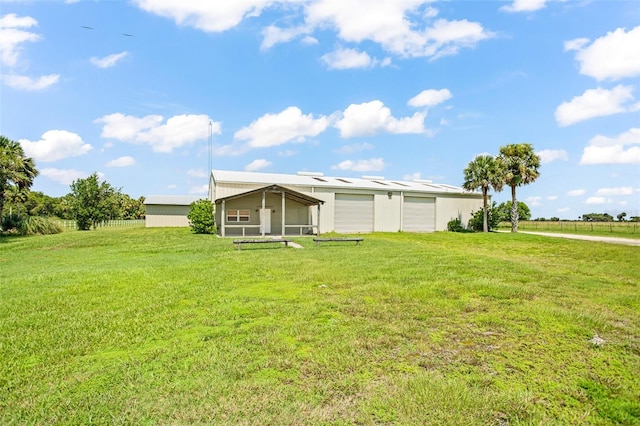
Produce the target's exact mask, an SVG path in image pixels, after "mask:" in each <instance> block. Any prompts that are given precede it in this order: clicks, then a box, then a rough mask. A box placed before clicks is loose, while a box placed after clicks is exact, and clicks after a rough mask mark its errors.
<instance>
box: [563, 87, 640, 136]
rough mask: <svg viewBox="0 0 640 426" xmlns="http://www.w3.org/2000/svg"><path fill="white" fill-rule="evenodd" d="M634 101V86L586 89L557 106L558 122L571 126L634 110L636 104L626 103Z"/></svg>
mask: <svg viewBox="0 0 640 426" xmlns="http://www.w3.org/2000/svg"><path fill="white" fill-rule="evenodd" d="M630 101H633V87H632V86H623V85H618V86H616V87H614V88H613V89H611V90H607V89H602V88H600V87H599V88H597V89H589V90H586V91H585V92H584V93H583V94H582V95H581V96H576V97H574V98H573V99H572V100H571V101H569V102H564V103H562V104H560V106H558V108H556V113H555V116H556V122H557V123H558V125H559V126H561V127H564V126H569V125H572V124H575V123H578V122H580V121H584V120H588V119H590V118H594V117H604V116H607V115H611V114H617V113H620V112H627V111H632V110H634V109H635V106H630V105H625V104H627V103H628V102H630Z"/></svg>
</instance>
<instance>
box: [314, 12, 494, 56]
mask: <svg viewBox="0 0 640 426" xmlns="http://www.w3.org/2000/svg"><path fill="white" fill-rule="evenodd" d="M426 3H428V2H427V1H424V0H406V1H388V2H387V1H385V2H382V1H377V2H371V1H367V0H351V1H343V0H320V1H316V2H312V3H309V4H308V6H307V8H306V24H307V26H308V27H309V28H334V29H335V30H336V31H337V33H338V37H339V38H340V39H341V40H343V41H346V42H350V43H360V42H364V41H373V42H375V43H378V44H380V45H381V46H382V48H383V49H385V50H386V51H388V52H391V53H393V54H395V55H398V56H401V57H434V58H435V57H439V56H443V55H445V54H454V53H457V51H458V50H459V49H460V48H462V47H474V46H475V45H476V44H477V43H478V42H479V41H481V40H484V39H487V38H490V37H492V36H493V34H492V33H490V32H488V31H486V30H485V29H484V28H483V27H482V25H480V24H478V23H476V22H469V21H466V20H461V21H447V20H445V19H439V20H436V21H435V22H433V23H432V25H431V26H427V25H425V22H428V21H430V18H433V17H434V16H435V15H436V14H437V13H433V9H432V8H428V9H427V10H426V11H425V13H424V14H420V15H421V16H420V17H419V18H415V19H412V18H414V17H416V16H419V14H418V13H416V12H420V10H421V7H422V6H423V5H424V4H426ZM427 12H428V13H427Z"/></svg>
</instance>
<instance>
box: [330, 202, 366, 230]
mask: <svg viewBox="0 0 640 426" xmlns="http://www.w3.org/2000/svg"><path fill="white" fill-rule="evenodd" d="M335 228H336V229H335V230H336V232H345V233H350V232H373V195H362V194H336V210H335Z"/></svg>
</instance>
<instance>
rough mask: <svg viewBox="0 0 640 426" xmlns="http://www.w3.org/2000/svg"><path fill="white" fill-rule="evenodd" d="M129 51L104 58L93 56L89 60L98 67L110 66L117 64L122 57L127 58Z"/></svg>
mask: <svg viewBox="0 0 640 426" xmlns="http://www.w3.org/2000/svg"><path fill="white" fill-rule="evenodd" d="M128 55H129V52H120V53H114V54H113V55H109V56H105V57H104V58H96V57H93V58H91V59H89V61H90V62H91V63H92V64H93V65H95V66H97V67H98V68H110V67H113V66H115V65H116V64H117V63H118V62H119V61H120V60H121V59H123V58H126V57H127V56H128Z"/></svg>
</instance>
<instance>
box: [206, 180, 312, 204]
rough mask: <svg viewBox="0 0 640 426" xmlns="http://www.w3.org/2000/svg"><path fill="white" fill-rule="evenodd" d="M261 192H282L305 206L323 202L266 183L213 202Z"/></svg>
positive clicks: (289, 198)
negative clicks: (263, 185) (260, 186)
mask: <svg viewBox="0 0 640 426" xmlns="http://www.w3.org/2000/svg"><path fill="white" fill-rule="evenodd" d="M262 192H273V193H278V194H281V193H283V192H284V196H285V198H286V199H288V200H292V201H295V202H298V203H300V204H302V205H305V206H315V205H319V204H324V201H322V200H319V199H317V198H314V197H311V196H310V195H305V194H303V193H301V192H298V191H294V190H293V189H290V188H286V187H284V186H281V185H268V186H265V187H263V188H258V189H252V190H251V191H247V192H243V193H241V194H236V195H230V196H228V197H223V198H218V199H217V200H215V203H216V204H218V203H221V202H222V201H229V200H235V199H238V198H243V197H246V196H249V195H254V194H261V193H262Z"/></svg>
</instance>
